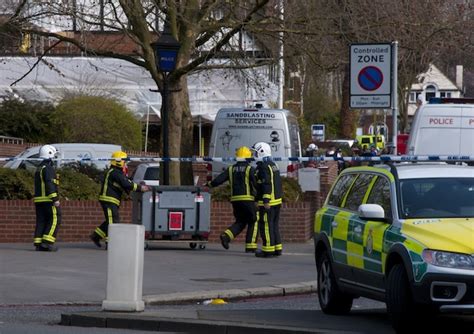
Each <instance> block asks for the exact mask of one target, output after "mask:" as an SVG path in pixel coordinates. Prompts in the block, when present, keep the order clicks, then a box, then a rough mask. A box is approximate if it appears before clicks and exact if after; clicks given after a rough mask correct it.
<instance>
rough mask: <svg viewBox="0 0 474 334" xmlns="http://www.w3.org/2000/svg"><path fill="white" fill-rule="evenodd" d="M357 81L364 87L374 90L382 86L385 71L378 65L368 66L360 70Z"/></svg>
mask: <svg viewBox="0 0 474 334" xmlns="http://www.w3.org/2000/svg"><path fill="white" fill-rule="evenodd" d="M357 81H358V82H359V85H360V86H361V87H362V88H363V89H365V90H368V91H374V90H377V89H379V88H380V86H382V83H383V73H382V71H381V70H380V69H379V68H378V67H375V66H367V67H364V68H363V69H361V70H360V72H359V75H358V77H357Z"/></svg>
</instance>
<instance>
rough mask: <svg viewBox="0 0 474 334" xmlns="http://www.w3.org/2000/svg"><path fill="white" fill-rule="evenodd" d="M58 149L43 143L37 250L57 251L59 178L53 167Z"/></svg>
mask: <svg viewBox="0 0 474 334" xmlns="http://www.w3.org/2000/svg"><path fill="white" fill-rule="evenodd" d="M57 154H58V150H57V149H56V148H55V147H54V146H52V145H43V146H41V148H40V151H39V157H40V158H41V159H43V161H41V163H40V164H39V166H38V167H37V168H36V172H35V195H34V198H33V201H34V203H35V209H36V227H35V235H34V239H33V243H34V245H35V248H36V250H37V251H45V252H55V251H57V250H58V248H57V247H56V246H55V245H54V243H55V242H56V235H57V234H58V228H59V225H60V224H61V208H60V203H59V192H58V185H59V179H58V177H57V175H56V171H55V170H54V167H53V159H54V158H56V157H57Z"/></svg>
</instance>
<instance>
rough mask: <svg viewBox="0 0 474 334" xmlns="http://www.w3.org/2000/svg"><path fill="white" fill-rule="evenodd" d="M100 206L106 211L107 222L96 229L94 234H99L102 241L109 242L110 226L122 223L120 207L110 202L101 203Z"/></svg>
mask: <svg viewBox="0 0 474 334" xmlns="http://www.w3.org/2000/svg"><path fill="white" fill-rule="evenodd" d="M100 205H101V206H102V210H103V211H104V216H105V220H104V222H103V223H102V224H100V226H98V227H97V228H96V229H95V231H94V233H95V234H97V235H98V236H99V238H100V239H105V240H106V241H107V237H108V235H109V233H108V232H109V225H110V224H119V223H120V216H119V207H118V205H116V204H114V203H109V202H100Z"/></svg>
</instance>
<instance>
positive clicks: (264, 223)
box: [252, 142, 283, 257]
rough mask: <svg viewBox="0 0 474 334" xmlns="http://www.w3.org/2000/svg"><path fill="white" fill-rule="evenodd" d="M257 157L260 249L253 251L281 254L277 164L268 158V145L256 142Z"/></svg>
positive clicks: (260, 255)
mask: <svg viewBox="0 0 474 334" xmlns="http://www.w3.org/2000/svg"><path fill="white" fill-rule="evenodd" d="M252 148H253V150H254V152H255V155H256V157H257V158H262V159H263V161H258V162H257V170H256V173H257V174H256V175H257V204H258V214H257V217H258V229H259V233H260V236H261V238H262V249H261V250H258V251H256V252H255V256H256V257H272V256H280V255H281V254H282V250H283V245H282V243H281V237H280V227H279V220H280V208H281V203H282V194H283V189H282V183H281V177H280V170H279V168H278V166H277V165H276V164H275V163H274V162H273V161H271V160H270V159H269V158H270V157H271V156H272V151H271V148H270V145H268V144H267V143H265V142H258V143H256V144H254V145H253V147H252Z"/></svg>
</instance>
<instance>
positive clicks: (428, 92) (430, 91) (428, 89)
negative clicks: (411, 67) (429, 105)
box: [425, 85, 436, 102]
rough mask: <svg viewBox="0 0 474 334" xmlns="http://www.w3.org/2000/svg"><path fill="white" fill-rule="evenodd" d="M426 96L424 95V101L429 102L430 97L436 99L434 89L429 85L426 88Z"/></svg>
mask: <svg viewBox="0 0 474 334" xmlns="http://www.w3.org/2000/svg"><path fill="white" fill-rule="evenodd" d="M425 91H426V95H425V99H426V101H428V102H429V101H430V99H431V98H432V97H436V87H435V86H433V85H429V86H426V89H425Z"/></svg>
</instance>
